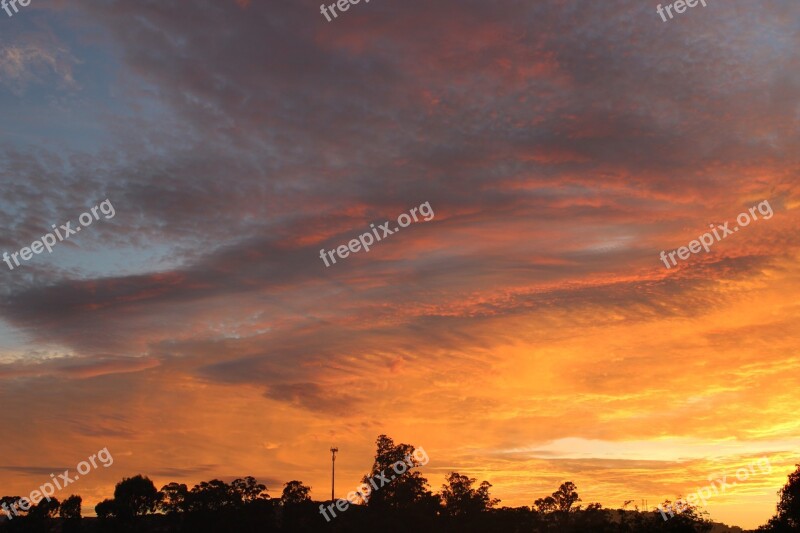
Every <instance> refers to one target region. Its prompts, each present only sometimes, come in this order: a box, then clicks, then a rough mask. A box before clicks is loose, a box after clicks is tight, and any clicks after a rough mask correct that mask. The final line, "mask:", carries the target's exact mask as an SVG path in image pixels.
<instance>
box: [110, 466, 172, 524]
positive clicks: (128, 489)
mask: <svg viewBox="0 0 800 533" xmlns="http://www.w3.org/2000/svg"><path fill="white" fill-rule="evenodd" d="M160 499H161V494H160V493H159V492H158V490H156V486H155V485H154V484H153V482H152V481H150V478H148V477H144V476H142V475H138V476H135V477H131V478H124V479H123V480H122V481H120V482H119V483H117V486H116V488H115V489H114V503H115V504H116V508H117V509H116V511H117V516H118V517H120V518H133V517H137V516H142V515H145V514H148V513H153V512H155V510H156V507H157V505H158V503H159V501H160Z"/></svg>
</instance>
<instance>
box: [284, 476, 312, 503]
mask: <svg viewBox="0 0 800 533" xmlns="http://www.w3.org/2000/svg"><path fill="white" fill-rule="evenodd" d="M310 492H311V487H307V486H305V485H303V482H302V481H297V480H293V481H289V482H288V483H286V485H284V487H283V494H281V503H282V504H283V505H297V504H300V503H303V502H310V501H311V496H309V493H310Z"/></svg>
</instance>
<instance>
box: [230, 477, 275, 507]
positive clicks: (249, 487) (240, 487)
mask: <svg viewBox="0 0 800 533" xmlns="http://www.w3.org/2000/svg"><path fill="white" fill-rule="evenodd" d="M230 486H231V492H232V494H233V496H234V499H236V500H238V501H237V503H239V502H241V503H242V504H243V505H247V504H250V503H253V502H255V501H257V500H268V499H269V494H267V486H266V485H262V484H261V483H259V482H258V481H256V478H254V477H251V476H247V477H246V478H244V479H234V480H233V481H232V482H231V485H230Z"/></svg>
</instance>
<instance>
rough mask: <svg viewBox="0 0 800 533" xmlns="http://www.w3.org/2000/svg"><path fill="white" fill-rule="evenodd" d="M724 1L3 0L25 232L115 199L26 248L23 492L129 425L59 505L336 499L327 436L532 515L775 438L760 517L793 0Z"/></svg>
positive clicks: (3, 85)
mask: <svg viewBox="0 0 800 533" xmlns="http://www.w3.org/2000/svg"><path fill="white" fill-rule="evenodd" d="M707 3H708V6H707V7H702V6H698V7H695V8H691V9H688V10H687V11H686V12H685V13H683V14H680V15H676V17H675V18H674V19H673V20H669V21H667V22H663V21H662V19H661V18H660V17H659V15H658V14H657V12H656V5H657V3H656V2H655V1H653V2H634V1H632V0H625V1H620V0H604V1H603V2H587V1H585V0H584V1H579V0H571V1H567V0H546V1H543V0H530V1H528V2H519V1H514V0H496V1H482V2H480V1H476V0H427V1H422V0H402V1H400V0H371V1H370V2H369V3H366V2H360V3H359V4H357V5H352V6H351V7H350V9H349V10H348V11H347V12H345V13H340V15H339V17H338V18H337V19H335V20H333V21H332V22H328V21H327V20H326V19H325V17H324V16H323V15H322V14H321V13H320V8H319V2H314V1H310V0H291V1H278V0H269V1H259V0H252V1H251V0H192V1H180V2H179V1H178V0H160V1H158V0H136V1H133V0H127V1H122V0H102V1H101V0H79V1H72V2H66V1H58V0H32V1H31V3H30V5H28V6H27V7H22V6H19V5H18V7H19V12H18V13H16V14H14V15H13V16H12V17H8V16H7V15H6V13H5V12H4V11H0V229H2V232H0V253H2V252H7V253H9V254H11V253H14V252H17V251H19V250H20V249H21V248H23V247H26V246H30V245H31V243H32V242H33V241H35V240H37V239H39V238H40V237H42V236H43V235H44V234H46V233H47V232H49V231H51V226H52V225H53V224H55V225H60V224H63V223H65V222H67V221H70V220H71V221H72V225H73V227H74V226H75V225H76V224H77V219H78V217H79V215H80V214H81V213H83V212H85V211H87V210H88V209H90V208H91V207H93V206H96V205H98V204H99V203H100V202H102V201H103V200H106V199H108V200H109V201H110V202H111V203H112V204H113V207H114V209H115V216H114V217H113V218H109V219H107V220H106V219H104V218H102V215H101V219H100V220H98V221H95V222H94V223H93V224H92V225H91V226H90V227H86V228H83V230H82V232H81V233H80V234H79V235H74V236H72V237H71V238H69V239H68V240H64V241H63V242H59V243H58V244H56V245H55V246H54V248H53V252H52V253H51V254H48V253H47V252H46V251H45V252H44V253H42V254H41V255H34V256H33V258H32V259H31V260H29V261H26V262H24V264H22V265H21V266H19V267H16V268H15V269H14V270H13V271H12V270H10V269H9V268H8V267H7V266H6V264H5V263H3V262H0V408H1V409H0V410H2V413H3V417H2V418H3V423H2V427H1V428H0V496H3V495H27V494H29V493H30V492H31V491H32V490H34V489H36V488H38V487H39V485H41V484H42V483H44V482H47V481H49V479H50V473H51V472H54V473H57V472H63V471H64V470H65V469H67V468H69V469H74V468H75V465H76V464H77V463H78V462H80V461H82V460H84V459H86V458H87V457H88V456H90V455H91V454H94V453H96V452H97V451H98V450H100V449H102V448H105V447H107V448H108V450H109V451H110V453H111V454H112V455H113V458H114V464H113V465H112V466H110V467H109V468H102V467H101V468H99V469H98V470H96V471H93V472H92V473H91V474H89V475H87V476H85V478H81V479H80V480H79V481H78V482H76V483H75V484H73V485H71V486H70V487H69V488H67V489H65V491H64V492H63V493H59V494H57V497H59V498H62V499H63V497H66V496H67V495H69V494H73V493H75V494H80V495H82V496H83V498H84V508H85V511H88V513H89V514H91V513H92V512H93V508H94V505H95V504H96V503H97V502H98V501H100V500H102V499H104V498H109V497H111V496H112V494H113V488H114V484H115V483H116V482H118V481H119V480H121V479H122V478H123V477H130V476H133V475H135V474H139V473H141V474H145V475H148V476H149V477H150V478H151V479H153V481H154V482H155V484H156V486H157V487H159V488H160V487H161V486H163V485H164V484H166V483H168V482H170V481H178V482H183V483H187V484H189V485H190V486H192V485H194V484H196V483H198V482H200V481H202V480H210V479H213V478H221V479H223V480H226V481H230V480H232V479H233V478H236V477H243V476H246V475H252V476H255V477H256V478H258V479H259V480H260V481H262V482H263V483H265V484H266V485H267V486H268V487H269V489H270V490H269V492H270V494H271V495H273V496H279V495H280V492H281V488H282V485H283V483H285V482H286V481H289V480H292V479H299V480H302V481H303V482H304V483H306V484H308V485H310V486H311V487H312V496H313V497H314V498H315V499H325V498H328V497H329V495H330V452H329V451H328V450H329V448H330V447H331V446H338V448H339V450H340V451H339V456H338V459H337V463H336V468H337V496H344V495H345V494H346V492H349V491H351V490H354V489H355V487H356V485H357V483H359V481H360V478H361V476H363V475H364V474H365V473H367V471H368V470H369V467H370V466H371V464H372V460H373V456H374V453H375V439H376V438H377V436H378V435H380V434H382V433H386V434H388V435H389V436H391V437H392V438H394V439H395V441H397V442H405V443H410V444H413V445H415V446H421V447H422V448H424V450H425V451H426V452H427V454H428V456H429V457H430V462H429V463H428V465H427V466H425V467H423V468H422V472H423V474H424V475H425V476H426V477H427V478H428V480H429V481H430V483H431V485H432V488H433V489H434V490H435V491H438V490H439V489H440V487H441V485H442V483H443V482H444V476H445V474H446V473H447V472H450V471H453V470H455V471H458V472H459V473H461V474H467V475H469V476H470V477H476V478H478V479H479V480H487V481H489V482H490V483H492V485H493V487H492V495H493V496H495V497H497V498H500V499H501V500H502V505H509V506H518V505H531V504H532V503H533V501H534V500H535V499H537V498H540V497H543V496H546V495H549V494H550V493H551V492H553V491H554V490H555V489H556V488H558V486H559V484H560V483H562V482H564V481H567V480H571V481H573V482H574V483H575V484H576V485H577V487H578V492H579V493H580V495H581V497H582V499H583V502H584V504H588V503H590V502H595V501H596V502H600V503H602V504H603V505H604V506H607V507H611V508H619V507H621V506H622V504H623V502H625V501H626V500H636V502H637V503H639V502H640V501H641V500H648V504H649V506H650V507H652V506H653V505H655V504H656V503H658V502H660V501H663V500H664V499H666V498H669V499H675V498H676V497H677V496H678V495H681V494H683V495H685V494H687V493H688V492H691V491H694V490H697V489H698V488H700V487H705V486H707V485H708V484H709V483H710V481H709V479H715V475H717V474H719V476H717V477H721V475H722V473H723V472H726V473H727V475H728V478H729V481H730V480H732V479H733V478H734V477H735V471H736V470H737V469H738V468H740V467H743V466H746V465H747V464H748V463H754V462H755V461H757V460H758V459H759V458H762V457H763V458H767V459H768V460H769V461H770V464H771V465H772V471H771V472H770V473H761V472H760V471H759V470H758V469H756V475H751V477H750V479H748V480H747V481H744V482H740V483H739V484H738V485H737V486H736V487H735V488H729V489H728V492H726V493H725V494H722V495H719V496H715V497H714V498H713V499H711V500H709V502H708V505H707V506H706V507H705V509H706V510H708V511H709V512H710V513H711V518H712V519H714V520H717V521H723V522H726V523H728V524H732V525H739V526H742V527H755V526H757V525H759V524H762V523H764V522H766V520H767V519H768V518H769V516H770V515H771V514H772V513H773V512H774V509H775V503H776V501H777V497H776V494H775V493H776V491H777V490H778V489H779V488H780V487H781V486H782V485H783V484H784V483H785V481H786V475H787V474H788V473H789V472H791V471H793V470H794V469H795V466H794V465H795V463H798V462H800V456H799V454H798V451H800V418H798V416H797V413H798V412H800V394H798V391H799V390H800V389H798V385H800V328H798V319H800V298H799V297H798V296H800V268H798V261H800V239H798V228H799V227H800V216H799V215H800V183H799V181H798V179H799V178H798V171H800V98H798V97H800V4H798V2H797V0H763V1H759V2H754V1H753V0H725V1H724V2H723V1H722V0H707ZM765 200H766V201H768V203H769V206H770V207H771V209H772V210H773V213H774V216H772V217H770V218H768V219H766V218H765V217H764V216H762V214H758V216H759V219H758V220H757V221H754V222H752V223H751V224H750V225H749V226H747V227H746V228H745V227H743V228H739V231H737V232H735V234H732V235H729V236H727V237H726V238H725V239H723V240H721V241H719V242H715V243H714V244H713V246H712V247H711V250H710V252H708V253H706V252H705V251H700V252H699V253H696V254H691V255H690V257H689V258H688V259H687V260H680V261H678V266H675V267H672V268H670V269H667V268H666V267H665V265H664V263H663V262H662V261H661V259H660V258H659V254H660V253H661V252H662V250H663V251H666V252H670V251H673V250H676V249H677V248H680V247H682V246H688V245H689V243H690V242H691V241H692V240H694V239H696V238H698V236H700V235H701V234H703V233H705V232H706V231H709V225H714V226H717V225H723V224H724V223H725V222H726V221H727V222H730V227H731V228H732V227H733V226H735V225H736V217H737V215H739V214H740V213H742V212H747V211H748V209H749V208H751V207H753V206H757V205H758V204H759V203H761V202H763V201H765ZM425 202H429V205H430V206H431V208H432V210H433V211H434V213H435V216H434V218H433V219H432V220H430V221H427V222H425V221H423V220H422V219H420V221H419V222H417V223H412V224H411V225H410V226H409V227H407V228H404V229H402V230H401V231H399V232H397V233H396V234H394V235H392V236H391V237H387V238H386V239H385V241H382V242H380V243H376V244H374V245H373V247H372V248H371V250H370V251H369V253H365V252H363V251H362V252H359V253H354V254H351V255H350V256H349V257H348V258H347V259H339V260H338V262H337V264H335V265H331V266H330V267H326V266H325V264H324V263H323V261H322V260H321V259H320V249H326V250H330V249H333V248H336V247H337V246H339V245H342V244H347V242H348V241H350V240H351V239H355V238H357V237H358V236H359V235H360V234H362V233H364V232H367V231H369V230H370V224H371V223H374V224H375V225H376V226H377V225H378V224H381V223H384V222H385V221H391V222H392V225H393V226H396V223H395V220H396V218H397V216H398V215H400V214H402V213H404V212H408V211H410V210H411V209H412V208H414V207H418V206H419V205H420V204H423V203H425ZM756 213H758V211H757V210H756ZM338 493H341V494H338Z"/></svg>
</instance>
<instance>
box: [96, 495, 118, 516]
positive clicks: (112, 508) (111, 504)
mask: <svg viewBox="0 0 800 533" xmlns="http://www.w3.org/2000/svg"><path fill="white" fill-rule="evenodd" d="M94 512H95V514H96V515H97V517H98V518H101V519H104V520H105V519H109V518H113V517H115V516H117V504H116V502H115V501H114V500H108V499H106V500H103V501H102V502H100V503H98V504H97V505H95V506H94Z"/></svg>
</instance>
